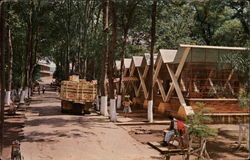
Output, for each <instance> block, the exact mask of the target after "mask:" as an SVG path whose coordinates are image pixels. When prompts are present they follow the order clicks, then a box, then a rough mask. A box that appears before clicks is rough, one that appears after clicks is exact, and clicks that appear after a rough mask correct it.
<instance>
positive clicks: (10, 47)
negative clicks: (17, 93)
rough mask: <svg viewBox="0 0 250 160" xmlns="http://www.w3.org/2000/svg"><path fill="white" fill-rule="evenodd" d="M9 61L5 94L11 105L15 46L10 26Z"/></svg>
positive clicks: (8, 34) (8, 39)
mask: <svg viewBox="0 0 250 160" xmlns="http://www.w3.org/2000/svg"><path fill="white" fill-rule="evenodd" d="M7 30H8V33H7V41H8V46H7V50H8V52H7V61H8V70H7V86H6V96H5V104H6V105H10V103H11V97H10V95H11V87H12V68H13V46H12V35H11V30H10V28H8V29H7Z"/></svg>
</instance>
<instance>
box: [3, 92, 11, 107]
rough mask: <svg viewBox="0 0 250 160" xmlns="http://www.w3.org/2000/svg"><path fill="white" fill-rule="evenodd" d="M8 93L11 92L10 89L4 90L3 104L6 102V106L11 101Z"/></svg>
mask: <svg viewBox="0 0 250 160" xmlns="http://www.w3.org/2000/svg"><path fill="white" fill-rule="evenodd" d="M10 94H11V91H6V93H5V97H4V104H6V105H7V106H9V105H10V103H11V100H10Z"/></svg>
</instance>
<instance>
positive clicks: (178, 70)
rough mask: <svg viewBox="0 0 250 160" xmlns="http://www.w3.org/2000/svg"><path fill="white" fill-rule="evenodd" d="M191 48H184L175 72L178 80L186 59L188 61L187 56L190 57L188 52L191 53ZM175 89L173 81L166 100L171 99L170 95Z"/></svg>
mask: <svg viewBox="0 0 250 160" xmlns="http://www.w3.org/2000/svg"><path fill="white" fill-rule="evenodd" d="M190 49H191V48H185V50H184V52H183V54H182V57H181V60H180V63H179V65H178V68H177V70H176V72H175V78H176V79H177V81H178V78H179V77H180V74H181V71H182V69H183V66H184V64H185V61H186V59H187V57H188V54H189V52H190ZM173 90H174V84H173V83H172V84H171V85H170V88H169V90H168V93H167V96H166V101H169V100H170V97H171V94H172V92H173Z"/></svg>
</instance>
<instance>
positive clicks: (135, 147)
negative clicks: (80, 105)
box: [21, 92, 161, 160]
mask: <svg viewBox="0 0 250 160" xmlns="http://www.w3.org/2000/svg"><path fill="white" fill-rule="evenodd" d="M33 100H34V101H33V102H32V103H31V106H30V107H29V110H28V112H27V113H26V117H27V121H26V123H25V127H24V129H23V130H24V137H25V138H24V139H23V140H22V143H21V151H22V155H23V156H24V158H25V160H52V159H53V160H79V159H86V160H99V159H100V160H112V159H113V160H144V159H146V160H147V159H161V156H160V155H159V153H158V152H157V151H155V150H153V149H152V148H150V147H149V146H147V145H143V144H141V143H139V142H138V141H136V140H134V139H133V138H132V137H131V136H129V134H128V133H127V132H126V130H124V129H122V128H121V127H118V126H116V125H115V124H114V123H111V122H109V120H108V119H107V118H105V117H103V116H99V115H97V114H91V115H85V116H81V115H80V116H79V115H66V114H61V113H60V100H59V99H57V98H56V94H55V93H53V92H49V93H46V94H45V95H40V96H36V97H33Z"/></svg>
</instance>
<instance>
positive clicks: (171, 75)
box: [166, 64, 187, 107]
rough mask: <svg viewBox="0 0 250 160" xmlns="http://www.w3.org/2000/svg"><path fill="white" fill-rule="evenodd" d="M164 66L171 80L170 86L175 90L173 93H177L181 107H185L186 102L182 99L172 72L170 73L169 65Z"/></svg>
mask: <svg viewBox="0 0 250 160" xmlns="http://www.w3.org/2000/svg"><path fill="white" fill-rule="evenodd" d="M166 66H167V69H168V72H169V75H170V77H171V79H172V85H173V87H174V89H175V91H176V93H177V96H178V98H179V101H180V103H181V105H182V106H184V107H185V106H187V104H186V102H185V100H184V97H183V94H182V92H181V89H180V86H179V84H178V81H177V78H176V76H175V74H174V72H173V71H172V69H171V68H170V67H169V65H168V64H166Z"/></svg>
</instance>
